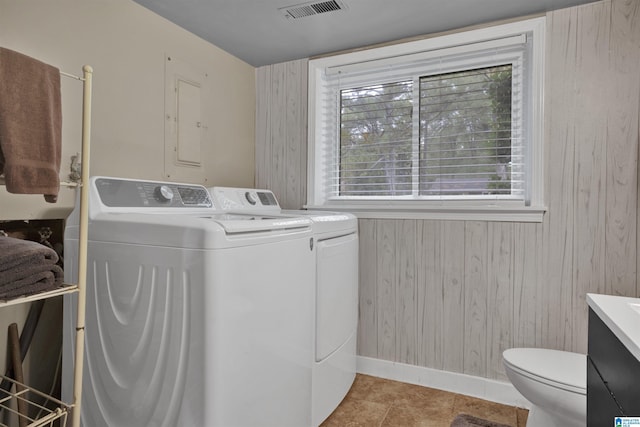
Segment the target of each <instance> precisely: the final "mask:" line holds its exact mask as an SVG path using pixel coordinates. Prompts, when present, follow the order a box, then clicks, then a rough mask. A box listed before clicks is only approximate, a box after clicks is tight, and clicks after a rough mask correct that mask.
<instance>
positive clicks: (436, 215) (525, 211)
mask: <svg viewBox="0 0 640 427" xmlns="http://www.w3.org/2000/svg"><path fill="white" fill-rule="evenodd" d="M305 208H306V209H310V210H312V209H313V210H326V211H343V212H350V213H352V214H354V215H356V216H357V217H358V218H364V219H432V220H450V221H500V222H542V220H543V218H544V213H545V212H546V211H547V208H546V207H544V206H456V207H451V206H448V207H445V206H429V207H425V206H424V205H422V206H408V205H401V206H390V205H388V204H386V205H383V204H355V203H348V202H347V203H336V202H333V203H326V204H324V205H319V206H314V205H308V206H305Z"/></svg>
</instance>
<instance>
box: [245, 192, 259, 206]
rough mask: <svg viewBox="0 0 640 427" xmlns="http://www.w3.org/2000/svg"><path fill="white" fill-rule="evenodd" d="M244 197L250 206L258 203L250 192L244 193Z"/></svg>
mask: <svg viewBox="0 0 640 427" xmlns="http://www.w3.org/2000/svg"><path fill="white" fill-rule="evenodd" d="M244 197H245V199H247V202H249V203H250V204H252V205H255V204H256V203H257V202H258V199H257V197H256V195H255V194H252V193H251V192H250V191H247V192H246V193H244Z"/></svg>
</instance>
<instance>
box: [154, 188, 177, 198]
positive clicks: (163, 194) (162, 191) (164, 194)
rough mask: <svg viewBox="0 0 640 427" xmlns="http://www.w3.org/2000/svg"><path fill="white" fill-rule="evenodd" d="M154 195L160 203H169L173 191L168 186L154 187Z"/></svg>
mask: <svg viewBox="0 0 640 427" xmlns="http://www.w3.org/2000/svg"><path fill="white" fill-rule="evenodd" d="M155 193H156V197H157V198H158V200H159V201H161V202H170V201H171V200H172V199H173V190H172V189H171V187H169V186H168V185H159V186H158V187H156V191H155Z"/></svg>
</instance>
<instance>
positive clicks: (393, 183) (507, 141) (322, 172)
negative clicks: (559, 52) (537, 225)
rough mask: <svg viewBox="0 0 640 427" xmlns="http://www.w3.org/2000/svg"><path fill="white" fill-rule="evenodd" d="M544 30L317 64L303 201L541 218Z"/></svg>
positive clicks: (384, 212) (400, 212)
mask: <svg viewBox="0 0 640 427" xmlns="http://www.w3.org/2000/svg"><path fill="white" fill-rule="evenodd" d="M543 37H544V18H539V19H534V20H528V21H521V22H518V23H514V24H508V25H503V26H497V27H490V28H485V29H482V30H474V31H470V32H466V33H458V34H453V35H449V36H443V37H439V38H432V39H425V40H420V41H417V42H411V43H405V44H401V45H394V46H387V47H384V48H378V49H371V50H366V51H360V52H355V53H351V54H344V55H339V56H333V57H328V58H321V59H317V60H312V61H310V63H309V99H310V104H309V114H310V116H309V143H310V146H309V191H308V195H309V200H308V206H309V207H314V208H330V209H344V210H353V211H356V212H360V214H361V216H370V217H380V216H383V217H389V216H391V217H442V218H454V219H455V218H464V219H467V218H469V219H472V218H478V219H480V218H486V219H497V220H516V221H539V220H541V217H542V213H543V212H544V208H543V203H542V95H543V92H542V74H543V47H544V40H543ZM363 214H364V215H363Z"/></svg>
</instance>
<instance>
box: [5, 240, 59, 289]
mask: <svg viewBox="0 0 640 427" xmlns="http://www.w3.org/2000/svg"><path fill="white" fill-rule="evenodd" d="M57 262H58V254H57V253H56V252H55V251H54V250H53V249H51V248H48V247H46V246H44V245H41V244H39V243H36V242H31V241H28V240H20V239H14V238H12V237H3V236H0V299H11V298H16V297H19V296H26V295H32V294H35V293H38V292H44V291H47V290H51V289H54V288H56V287H58V286H60V285H61V284H62V280H63V277H64V274H63V271H62V268H60V266H58V265H57V264H56V263H57Z"/></svg>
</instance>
